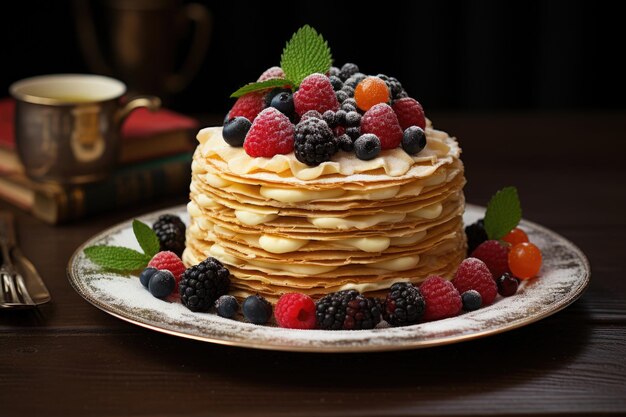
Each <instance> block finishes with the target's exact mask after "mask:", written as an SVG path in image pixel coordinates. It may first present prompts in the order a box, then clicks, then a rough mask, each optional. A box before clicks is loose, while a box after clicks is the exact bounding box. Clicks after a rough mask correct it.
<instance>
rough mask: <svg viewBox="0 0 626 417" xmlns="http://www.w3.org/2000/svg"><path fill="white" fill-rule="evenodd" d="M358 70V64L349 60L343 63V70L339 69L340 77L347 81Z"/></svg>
mask: <svg viewBox="0 0 626 417" xmlns="http://www.w3.org/2000/svg"><path fill="white" fill-rule="evenodd" d="M357 72H359V67H357V66H356V64H352V63H350V62H348V63H347V64H343V67H341V70H340V71H339V78H341V81H345V80H347V79H348V78H350V77H351V76H352V75H354V74H356V73H357Z"/></svg>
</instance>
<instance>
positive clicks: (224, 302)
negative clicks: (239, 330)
mask: <svg viewBox="0 0 626 417" xmlns="http://www.w3.org/2000/svg"><path fill="white" fill-rule="evenodd" d="M215 310H216V311H217V315H218V316H220V317H225V318H227V319H230V318H233V317H234V316H235V314H237V312H238V311H239V303H238V302H237V299H236V298H235V297H233V296H232V295H222V296H221V297H220V298H218V299H217V301H215Z"/></svg>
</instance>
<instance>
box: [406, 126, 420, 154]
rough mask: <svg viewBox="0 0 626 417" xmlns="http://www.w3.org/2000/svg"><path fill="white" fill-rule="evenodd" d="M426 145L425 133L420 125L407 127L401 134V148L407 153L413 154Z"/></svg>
mask: <svg viewBox="0 0 626 417" xmlns="http://www.w3.org/2000/svg"><path fill="white" fill-rule="evenodd" d="M425 147H426V133H424V130H423V129H422V128H421V127H417V126H410V127H407V128H406V130H405V131H404V135H402V149H404V151H405V152H406V153H408V154H409V155H415V154H417V153H419V152H420V151H421V150H422V149H424V148H425Z"/></svg>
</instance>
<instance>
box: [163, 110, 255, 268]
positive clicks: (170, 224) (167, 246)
mask: <svg viewBox="0 0 626 417" xmlns="http://www.w3.org/2000/svg"><path fill="white" fill-rule="evenodd" d="M244 120H245V119H244ZM152 230H154V232H155V233H156V235H157V237H158V238H159V243H160V247H161V250H162V251H171V252H174V253H175V254H176V255H178V256H182V255H183V251H184V250H185V230H187V228H186V227H185V223H183V221H182V220H181V218H180V217H178V216H175V215H173V214H162V215H161V216H159V218H158V219H157V221H156V222H154V224H153V225H152Z"/></svg>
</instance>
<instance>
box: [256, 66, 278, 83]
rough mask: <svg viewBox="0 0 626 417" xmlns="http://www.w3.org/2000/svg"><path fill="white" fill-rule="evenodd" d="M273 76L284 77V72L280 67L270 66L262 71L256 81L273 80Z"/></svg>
mask: <svg viewBox="0 0 626 417" xmlns="http://www.w3.org/2000/svg"><path fill="white" fill-rule="evenodd" d="M275 78H285V73H284V72H283V69H282V68H281V67H271V68H268V69H266V70H265V71H263V74H261V76H260V77H259V79H258V80H257V82H261V81H267V80H273V79H275Z"/></svg>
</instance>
